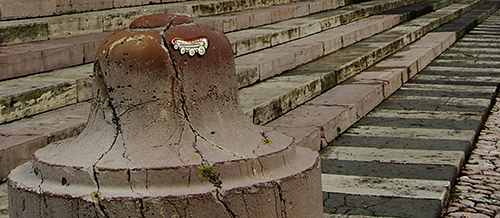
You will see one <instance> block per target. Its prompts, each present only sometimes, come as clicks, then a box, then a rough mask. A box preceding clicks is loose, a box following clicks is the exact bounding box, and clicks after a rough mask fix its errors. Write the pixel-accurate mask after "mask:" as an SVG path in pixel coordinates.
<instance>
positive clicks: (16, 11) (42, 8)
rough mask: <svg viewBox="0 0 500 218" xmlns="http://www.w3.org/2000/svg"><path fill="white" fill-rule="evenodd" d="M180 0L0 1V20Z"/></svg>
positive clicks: (178, 0)
mask: <svg viewBox="0 0 500 218" xmlns="http://www.w3.org/2000/svg"><path fill="white" fill-rule="evenodd" d="M180 1H182V0H140V1H130V0H113V1H106V0H93V1H50V0H41V1H40V0H27V1H13V0H7V1H2V2H0V8H2V14H0V20H12V19H20V18H32V17H44V16H52V15H60V14H68V13H76V12H87V11H98V10H105V9H112V8H124V7H131V6H141V5H149V4H159V3H168V2H180Z"/></svg>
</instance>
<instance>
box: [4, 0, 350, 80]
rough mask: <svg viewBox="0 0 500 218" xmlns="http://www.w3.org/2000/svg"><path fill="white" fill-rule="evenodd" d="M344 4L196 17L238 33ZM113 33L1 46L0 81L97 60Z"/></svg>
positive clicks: (333, 1)
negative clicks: (97, 54) (98, 49)
mask: <svg viewBox="0 0 500 218" xmlns="http://www.w3.org/2000/svg"><path fill="white" fill-rule="evenodd" d="M343 5H344V2H343V1H342V0H315V1H300V2H293V3H286V4H280V5H273V6H268V7H257V6H256V7H257V8H253V9H246V10H242V11H236V12H232V13H224V14H216V15H211V16H205V17H196V18H194V20H195V22H197V23H200V24H205V25H208V26H211V27H214V28H217V29H219V30H221V31H223V32H234V31H238V30H242V29H247V28H251V27H257V26H262V25H266V24H270V23H276V22H280V21H283V20H287V19H291V18H297V17H303V16H307V15H309V14H311V13H318V12H321V11H324V10H331V9H335V8H338V7H341V6H343ZM256 16H258V18H259V19H256ZM0 23H1V22H0ZM124 25H126V24H124ZM121 28H125V26H122V27H121ZM0 32H1V31H0ZM110 33H111V32H110V31H105V32H102V33H101V32H98V33H89V34H85V35H79V36H78V35H77V36H68V37H65V38H56V39H52V38H50V37H49V39H50V40H45V41H39V42H32V43H24V44H19V45H10V46H3V47H0V80H4V79H10V78H15V77H20V76H26V75H30V74H34V73H39V72H45V71H49V70H54V69H60V68H64V67H70V66H75V65H79V64H84V63H89V62H93V61H94V54H95V49H96V48H97V46H98V45H99V44H100V43H101V41H102V40H103V39H104V38H105V37H106V36H108V35H109V34H110Z"/></svg>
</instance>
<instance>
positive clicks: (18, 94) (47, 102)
mask: <svg viewBox="0 0 500 218" xmlns="http://www.w3.org/2000/svg"><path fill="white" fill-rule="evenodd" d="M397 23H398V19H397V17H394V16H374V17H370V18H366V19H364V20H360V21H356V22H353V23H351V24H348V25H345V26H341V27H338V28H334V29H332V30H330V31H325V32H322V33H320V34H317V35H314V36H311V37H306V38H304V39H299V40H296V41H293V42H290V43H287V44H284V45H280V46H277V47H273V48H270V49H266V50H263V51H259V52H256V53H253V54H250V55H245V56H241V57H237V58H236V60H235V61H236V69H237V76H238V82H239V86H240V87H244V86H248V85H250V84H253V83H256V82H258V81H260V80H265V79H266V78H268V77H269V76H275V75H278V74H280V73H282V72H283V71H285V70H288V69H292V68H293V67H295V66H297V65H301V64H305V63H307V62H309V61H312V60H314V59H316V58H318V57H320V56H323V55H325V54H327V53H331V52H333V51H335V50H338V49H340V48H342V47H343V46H344V45H343V44H342V43H339V44H335V45H334V46H330V45H332V44H334V43H335V42H341V41H342V40H343V39H344V38H352V37H353V36H354V37H357V38H355V39H352V40H351V41H352V43H354V42H355V41H360V40H362V39H363V38H367V37H370V36H371V35H373V34H376V33H378V32H381V31H383V30H385V29H387V28H390V27H392V26H394V25H396V24H397ZM364 28H367V29H369V30H365V31H363V32H362V33H361V30H363V29H364ZM346 29H349V31H345V30H346ZM342 30H344V31H342ZM336 31H339V32H336ZM332 35H333V36H334V37H332ZM330 37H332V38H330ZM318 38H319V39H318ZM311 40H313V41H314V40H317V42H318V43H316V44H315V45H316V46H315V47H316V48H317V49H315V50H312V49H311V46H310V45H309V44H308V43H309V42H310V41H311ZM320 42H321V43H320ZM348 45H349V44H345V46H348ZM289 49H291V50H292V51H294V52H293V53H290V52H283V51H284V50H289ZM258 58H262V59H261V61H257V60H256V59H258ZM42 59H44V58H42ZM44 60H45V59H44ZM285 60H286V61H285ZM9 66H10V65H9ZM14 67H15V66H14ZM92 70H93V68H92V64H86V65H80V66H75V67H71V68H64V69H60V70H54V71H50V72H47V73H43V74H36V75H32V76H28V77H21V78H18V79H14V80H6V81H0V90H1V92H0V93H2V94H0V99H2V100H3V102H5V103H4V106H5V108H2V109H0V110H1V111H3V113H2V114H3V115H2V116H1V117H2V119H0V120H2V121H3V122H6V121H12V120H15V119H19V118H22V117H24V116H29V115H33V114H36V113H40V112H43V111H46V110H50V109H54V108H58V107H61V106H65V105H69V104H73V103H76V102H82V101H85V100H88V99H90V97H91V91H90V88H91V87H90V83H91V78H90V75H91V74H92ZM34 84H35V85H34ZM61 89H63V90H61ZM56 90H57V91H56ZM31 96H33V97H31ZM57 98H59V100H57V101H55V102H54V99H57ZM32 99H33V100H34V102H32V103H30V101H31V100H32Z"/></svg>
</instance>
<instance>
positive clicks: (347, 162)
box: [321, 1, 500, 217]
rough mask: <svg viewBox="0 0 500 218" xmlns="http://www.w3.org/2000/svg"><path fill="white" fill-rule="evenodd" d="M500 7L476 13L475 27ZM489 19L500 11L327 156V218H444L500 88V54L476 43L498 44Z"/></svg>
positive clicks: (324, 154) (341, 139) (327, 151)
mask: <svg viewBox="0 0 500 218" xmlns="http://www.w3.org/2000/svg"><path fill="white" fill-rule="evenodd" d="M492 2H496V3H495V4H492ZM499 3H500V1H490V2H487V3H486V4H489V7H486V6H484V7H478V8H476V9H475V10H474V11H473V13H474V14H476V15H477V16H476V19H477V21H476V22H477V23H481V22H482V20H483V19H484V18H485V17H487V16H488V15H487V14H490V12H491V11H495V10H498V4H499ZM486 4H485V5H486ZM485 14H486V16H485ZM471 18H472V16H471ZM490 19H491V20H492V21H493V20H494V21H498V19H500V11H496V13H495V14H494V15H492V16H491V17H489V18H488V19H487V20H486V21H485V22H484V23H483V24H480V25H479V27H478V28H477V29H478V30H473V31H471V32H470V34H467V35H465V36H464V38H462V39H460V41H458V42H457V43H455V44H454V45H453V46H452V47H451V48H449V49H448V50H447V51H445V52H444V53H443V55H441V56H440V57H438V58H437V59H436V60H434V61H433V62H432V63H431V64H430V65H428V66H427V67H426V68H424V69H423V70H422V71H421V72H419V73H418V74H417V75H416V76H415V77H413V79H411V80H409V81H408V82H407V83H406V84H404V85H403V86H402V87H401V89H399V90H398V91H396V92H395V93H394V94H392V95H391V96H390V97H389V98H387V99H386V100H384V101H383V102H382V103H381V104H380V105H378V106H377V107H376V108H375V109H374V110H372V111H371V112H370V113H368V114H367V115H366V116H365V117H364V118H362V119H360V120H359V122H357V123H356V124H355V125H354V126H353V127H351V128H349V129H348V130H346V131H345V132H344V133H343V134H342V135H340V137H338V138H336V139H335V140H334V141H333V142H332V143H331V145H330V146H328V147H327V148H325V149H323V150H322V151H321V154H322V163H321V164H322V171H323V191H324V212H325V213H326V214H325V217H337V216H340V215H366V216H375V217H379V216H383V217H440V216H441V213H442V212H444V211H443V209H444V208H445V206H446V204H447V202H448V198H449V194H450V189H451V188H452V185H453V182H454V181H455V179H456V177H457V175H459V172H460V170H461V169H462V167H463V163H464V160H465V158H466V155H467V154H468V153H469V151H470V149H471V148H472V147H473V145H474V141H475V139H476V137H477V134H478V133H479V130H480V129H481V127H482V125H483V122H484V120H485V118H486V116H487V115H488V112H489V109H490V107H491V104H492V102H493V99H494V98H495V96H496V94H497V92H498V90H497V87H498V85H499V84H500V82H499V81H500V71H499V70H498V68H499V67H500V61H499V60H500V59H498V58H499V57H500V54H499V53H498V52H496V53H494V52H489V53H488V54H489V56H485V55H482V53H483V51H485V52H487V51H488V50H489V49H490V48H492V47H491V46H490V45H489V42H484V41H482V40H476V39H479V38H483V36H487V37H492V38H495V39H496V40H498V39H500V37H499V33H500V28H499V26H498V25H496V27H491V26H490V25H491V23H489V22H488V20H490ZM467 23H470V22H463V24H464V25H465V24H467ZM447 25H450V26H451V25H456V24H453V23H451V22H450V23H449V24H447ZM485 26H489V28H487V29H488V31H485ZM448 28H450V27H446V28H440V29H438V30H443V29H448ZM461 29H462V28H455V30H456V32H454V33H455V34H456V35H464V33H463V32H462V31H461ZM442 33H444V32H442ZM452 33H453V32H452ZM478 33H482V34H478ZM458 54H460V55H462V56H463V57H467V59H468V61H465V60H463V59H462V60H460V59H456V57H457V55H458ZM490 57H494V59H490ZM460 61H462V62H460Z"/></svg>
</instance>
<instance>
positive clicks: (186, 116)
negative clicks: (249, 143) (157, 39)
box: [162, 19, 248, 163]
mask: <svg viewBox="0 0 500 218" xmlns="http://www.w3.org/2000/svg"><path fill="white" fill-rule="evenodd" d="M172 20H173V19H172ZM171 22H172V21H171ZM171 22H170V23H169V25H167V27H166V28H165V32H166V31H167V30H168V29H169V28H170V26H171ZM162 40H163V48H164V49H165V51H166V52H167V53H168V55H169V57H170V60H171V61H172V64H173V70H174V72H175V78H176V79H177V81H178V82H179V84H180V85H179V93H180V96H179V98H180V99H179V100H180V103H181V105H180V109H181V110H182V113H183V115H184V119H185V120H186V121H187V123H188V124H189V127H190V129H191V131H192V132H193V134H194V135H195V136H196V137H199V138H201V139H202V140H204V141H205V142H207V143H208V144H210V145H211V146H213V147H215V148H217V149H219V150H222V151H224V152H228V153H230V154H231V155H233V156H235V157H238V158H248V157H247V156H245V155H241V154H238V153H235V152H232V151H230V150H228V149H226V148H224V147H222V146H220V145H218V144H216V143H213V142H211V141H210V140H208V139H207V138H205V137H204V136H202V135H201V134H200V133H199V132H198V131H197V130H196V129H195V128H194V127H193V125H192V124H191V122H190V118H189V112H188V110H187V108H186V96H185V93H184V86H183V85H182V79H181V78H180V73H179V70H178V64H177V62H176V61H175V60H174V58H173V54H172V52H171V51H170V50H169V49H168V47H167V45H168V42H167V40H166V38H165V35H164V34H162ZM196 141H197V140H195V144H194V146H193V148H195V150H196V153H197V154H198V155H200V157H201V159H202V163H203V162H207V161H206V160H205V159H204V157H203V155H202V154H201V152H200V151H199V150H198V149H197V148H196V147H195V146H196Z"/></svg>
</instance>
